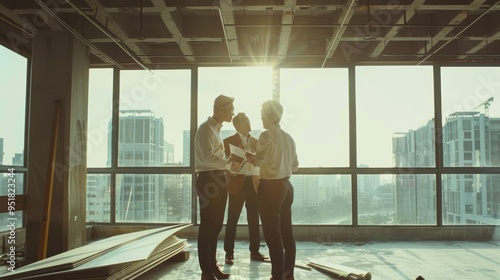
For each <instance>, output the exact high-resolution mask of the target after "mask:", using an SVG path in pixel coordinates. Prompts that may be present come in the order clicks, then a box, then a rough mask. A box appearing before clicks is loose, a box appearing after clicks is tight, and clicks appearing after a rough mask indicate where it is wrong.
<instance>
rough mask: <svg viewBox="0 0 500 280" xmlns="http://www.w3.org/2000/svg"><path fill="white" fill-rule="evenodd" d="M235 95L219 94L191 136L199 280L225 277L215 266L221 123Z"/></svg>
mask: <svg viewBox="0 0 500 280" xmlns="http://www.w3.org/2000/svg"><path fill="white" fill-rule="evenodd" d="M233 101H234V98H232V97H227V96H224V95H219V96H218V97H217V98H216V99H215V101H214V107H213V116H212V117H208V119H207V120H206V121H205V122H204V123H202V124H201V125H200V127H199V128H198V131H197V132H196V135H195V138H194V151H195V170H196V172H197V173H198V177H197V179H196V190H197V195H198V200H199V204H200V226H199V229H198V261H199V263H200V268H201V271H202V274H201V279H202V280H215V279H227V278H229V276H230V275H229V274H228V273H223V272H222V271H221V270H220V268H219V267H218V266H217V259H216V255H217V237H218V236H219V233H220V231H221V229H222V224H223V220H224V211H225V210H226V201H227V189H226V166H227V164H228V158H226V155H225V153H224V145H223V142H222V139H221V136H220V129H221V127H222V123H223V122H231V119H232V118H233V114H234V106H233Z"/></svg>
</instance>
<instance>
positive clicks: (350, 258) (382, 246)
mask: <svg viewBox="0 0 500 280" xmlns="http://www.w3.org/2000/svg"><path fill="white" fill-rule="evenodd" d="M189 244H190V245H191V246H190V247H188V249H187V250H188V251H190V258H189V259H188V260H187V261H184V262H177V263H175V262H165V263H163V264H161V265H159V266H158V267H156V268H155V269H153V270H151V271H149V272H147V273H146V274H144V275H143V276H141V277H140V278H139V279H140V280H171V279H193V280H194V279H200V273H201V271H200V268H199V265H198V256H197V249H196V241H195V240H189ZM261 246H262V249H261V253H263V254H266V255H268V250H267V247H265V245H264V244H262V245H261ZM235 249H236V250H235V263H234V265H225V264H224V266H223V269H222V270H223V271H224V272H227V273H231V278H230V279H233V280H243V279H245V280H246V279H252V280H253V279H269V278H270V275H271V272H270V271H271V264H270V263H265V262H256V261H250V258H249V251H248V242H247V241H237V242H236V244H235ZM218 259H219V261H220V262H221V263H223V262H224V250H223V246H222V241H219V246H218ZM310 261H313V262H329V263H337V264H341V265H344V266H349V267H354V268H356V269H360V270H364V271H368V272H370V273H371V274H372V279H373V280H393V279H394V280H400V279H409V280H414V279H416V278H417V277H418V276H422V277H423V278H424V279H425V280H429V279H439V280H445V279H450V280H462V279H464V280H465V279H467V280H470V279H481V280H486V279H500V241H490V242H467V241H418V242H417V241H413V242H411V241H409V242H367V243H322V244H321V243H316V242H297V262H296V263H297V264H301V265H307V263H308V262H310ZM295 279H298V280H299V279H314V280H316V279H339V278H333V277H329V276H327V275H325V274H323V273H321V272H319V271H317V270H315V269H312V270H306V269H302V268H296V269H295Z"/></svg>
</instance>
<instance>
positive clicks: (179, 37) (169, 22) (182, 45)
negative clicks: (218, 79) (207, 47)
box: [151, 0, 195, 62]
mask: <svg viewBox="0 0 500 280" xmlns="http://www.w3.org/2000/svg"><path fill="white" fill-rule="evenodd" d="M151 2H152V3H153V5H154V7H155V9H157V10H158V11H159V12H160V13H161V19H162V20H163V24H165V27H166V28H167V30H168V31H169V32H170V34H172V37H173V39H174V40H175V42H177V44H178V46H179V49H180V50H181V52H182V53H183V54H184V55H186V60H188V61H189V62H194V61H195V60H194V58H193V57H191V55H193V49H192V48H191V45H190V44H189V42H188V41H186V40H185V39H184V36H183V34H182V30H183V27H182V20H180V19H177V18H179V17H180V16H179V15H178V12H179V11H178V10H177V9H167V7H166V6H165V2H164V1H163V0H151ZM176 19H177V20H176Z"/></svg>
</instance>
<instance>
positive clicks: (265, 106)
mask: <svg viewBox="0 0 500 280" xmlns="http://www.w3.org/2000/svg"><path fill="white" fill-rule="evenodd" d="M262 113H263V114H264V115H265V116H267V117H269V118H273V117H274V118H276V119H277V120H278V122H279V121H280V120H281V117H282V116H283V106H281V104H280V103H279V102H278V101H276V100H268V101H266V102H264V103H262Z"/></svg>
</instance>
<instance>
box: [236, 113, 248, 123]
mask: <svg viewBox="0 0 500 280" xmlns="http://www.w3.org/2000/svg"><path fill="white" fill-rule="evenodd" d="M243 119H247V120H248V121H250V119H249V118H248V117H247V115H246V114H245V113H238V114H237V115H236V116H234V117H233V125H235V126H236V125H240V124H241V123H242V121H243Z"/></svg>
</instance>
